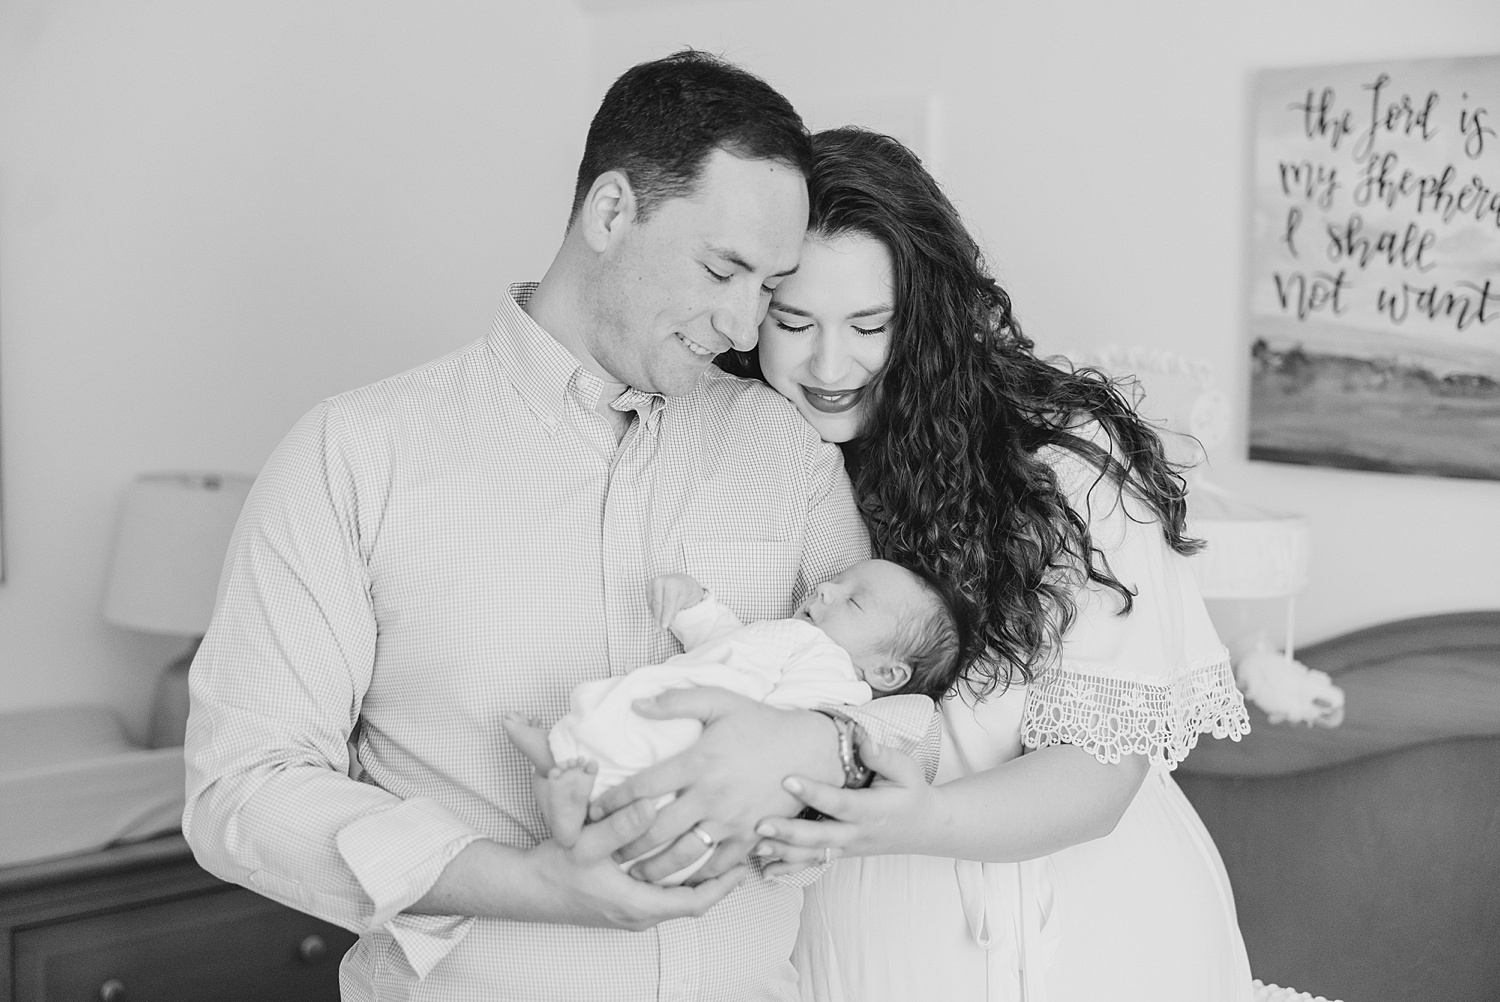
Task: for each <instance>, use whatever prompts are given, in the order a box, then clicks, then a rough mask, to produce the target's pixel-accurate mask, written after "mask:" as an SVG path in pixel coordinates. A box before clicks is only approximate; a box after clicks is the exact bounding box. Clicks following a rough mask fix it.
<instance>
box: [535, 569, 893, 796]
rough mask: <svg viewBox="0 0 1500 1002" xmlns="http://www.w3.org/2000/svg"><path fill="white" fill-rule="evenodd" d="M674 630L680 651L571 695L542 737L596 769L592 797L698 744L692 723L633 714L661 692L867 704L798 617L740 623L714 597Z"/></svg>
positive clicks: (698, 728) (836, 649) (820, 638)
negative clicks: (718, 691)
mask: <svg viewBox="0 0 1500 1002" xmlns="http://www.w3.org/2000/svg"><path fill="white" fill-rule="evenodd" d="M672 632H673V633H675V634H676V635H677V638H678V639H679V640H681V641H682V646H683V647H684V649H685V652H684V653H682V654H678V655H677V656H675V657H672V658H669V659H667V660H666V661H664V662H663V663H661V664H659V665H646V666H643V667H640V668H637V669H635V670H634V671H632V672H630V673H628V674H625V675H617V676H614V677H612V678H603V679H597V680H595V681H592V682H584V683H582V684H580V685H578V686H577V687H575V688H574V689H573V693H572V696H571V697H570V698H569V709H568V713H567V715H566V716H564V717H563V718H562V719H561V720H559V721H558V722H557V724H556V725H555V726H554V727H553V728H552V730H551V732H550V733H549V734H548V736H547V740H548V744H549V745H550V746H551V749H552V757H553V758H554V759H556V760H557V761H558V762H565V761H568V760H570V759H584V760H586V761H591V762H596V763H598V766H599V772H598V775H597V776H596V777H595V779H594V788H593V791H592V793H591V797H598V796H599V795H600V794H601V793H603V792H604V791H605V790H608V789H609V788H610V787H612V786H616V785H618V784H620V783H621V782H623V781H624V780H625V778H626V777H628V776H631V775H633V774H634V773H636V772H639V771H640V770H641V769H644V768H645V767H646V766H649V765H652V764H654V763H656V762H659V761H661V760H662V759H664V758H667V757H668V756H671V755H674V754H676V753H677V752H680V751H682V750H683V749H685V748H687V747H688V746H689V745H691V744H692V743H693V742H694V741H696V740H697V739H698V735H699V734H700V733H701V732H702V730H703V725H702V724H701V723H700V722H699V721H697V720H691V719H686V720H684V719H675V720H649V719H647V718H645V717H642V716H641V715H639V714H638V713H636V712H635V711H634V710H633V709H631V704H632V703H633V702H634V701H635V700H637V699H645V698H649V697H651V696H655V695H658V694H660V693H662V692H665V691H666V690H667V689H676V688H683V687H686V686H692V685H715V686H720V687H722V688H725V689H729V690H730V691H732V692H737V693H740V694H741V695H745V696H749V697H750V698H751V699H757V700H761V701H763V702H766V703H769V704H771V705H773V706H783V707H797V708H801V709H811V708H813V707H817V706H828V705H841V704H842V705H850V706H856V705H860V704H863V703H868V702H869V701H870V699H871V697H872V693H871V691H870V687H869V686H868V685H866V684H865V682H864V681H863V680H862V679H861V678H860V677H859V675H858V674H857V673H856V672H855V670H854V664H853V662H852V661H850V659H849V654H848V652H846V651H845V650H844V649H843V648H842V647H840V646H839V645H838V644H835V643H834V642H833V641H832V640H830V639H829V637H828V635H827V634H826V633H824V632H823V631H822V630H820V629H818V628H817V627H816V626H814V625H812V624H811V623H809V622H807V621H806V620H801V619H772V620H764V621H762V622H759V623H752V624H750V625H749V626H746V625H744V624H743V623H741V622H740V621H739V619H737V618H736V617H735V615H734V613H732V612H730V611H729V610H728V609H726V608H724V607H723V606H722V605H720V604H719V603H718V602H716V601H715V600H714V598H713V596H712V595H709V596H706V597H705V598H704V599H703V601H701V602H699V603H698V604H697V605H695V606H692V607H691V608H687V609H684V610H682V611H681V612H679V613H678V614H677V616H676V618H675V619H673V620H672Z"/></svg>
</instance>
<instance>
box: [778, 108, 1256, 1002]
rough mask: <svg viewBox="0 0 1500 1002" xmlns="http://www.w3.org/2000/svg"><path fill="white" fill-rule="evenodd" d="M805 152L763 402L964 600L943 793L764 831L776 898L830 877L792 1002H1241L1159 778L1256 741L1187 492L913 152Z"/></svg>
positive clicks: (863, 805) (1195, 842)
mask: <svg viewBox="0 0 1500 1002" xmlns="http://www.w3.org/2000/svg"><path fill="white" fill-rule="evenodd" d="M815 149H816V152H817V166H816V169H815V171H814V175H813V177H812V178H811V179H810V182H809V187H810V193H811V202H812V208H811V223H810V226H809V236H808V240H807V243H806V244H805V246H804V253H803V256H802V261H801V266H800V268H799V270H798V272H797V273H796V274H795V275H793V276H790V277H788V278H787V279H786V280H785V281H784V282H783V283H782V284H781V286H780V287H779V288H778V289H777V290H776V292H775V294H774V296H773V299H772V302H771V306H770V310H769V313H768V315H767V317H766V319H765V321H764V323H763V325H762V328H761V338H760V346H759V349H758V351H759V358H758V361H759V365H760V368H761V371H762V373H763V378H765V380H766V381H767V382H769V383H770V384H771V385H772V386H773V387H774V388H776V389H777V390H779V391H780V392H781V393H782V394H783V395H785V396H786V397H787V398H788V399H789V400H791V402H792V403H793V404H794V405H795V406H796V407H797V408H798V409H799V411H801V413H802V414H803V416H804V417H805V418H806V419H807V420H808V421H809V422H810V423H811V424H812V425H813V426H814V427H815V428H817V429H818V431H819V433H820V434H821V435H822V437H823V438H824V439H826V440H828V441H831V442H838V443H840V444H842V445H844V446H845V449H846V458H847V460H848V465H849V467H850V474H851V478H852V480H853V483H854V487H855V494H856V497H857V499H858V501H859V504H860V508H861V510H862V512H863V513H864V515H865V517H866V519H867V520H868V522H869V525H870V529H871V532H872V536H873V538H874V541H875V546H876V550H877V552H878V553H879V554H880V555H881V556H885V557H888V558H890V559H893V560H895V561H897V562H900V563H905V564H908V565H911V566H915V567H918V568H920V569H921V570H923V571H925V572H926V573H928V574H930V575H932V576H933V577H936V578H940V579H943V580H945V581H947V582H949V583H950V584H951V585H953V586H955V587H956V588H957V589H958V590H959V591H960V593H961V594H962V595H963V596H965V598H966V600H967V602H968V603H969V605H970V608H969V609H968V610H967V612H968V615H969V617H970V619H971V623H972V629H971V633H972V634H973V635H974V636H975V638H976V642H975V644H974V645H973V648H974V649H973V650H972V651H970V652H969V653H970V654H971V655H973V657H971V658H969V659H968V660H967V665H968V667H967V669H966V671H965V673H964V676H963V678H962V679H961V680H960V682H959V683H958V685H956V686H955V688H954V690H953V691H952V692H951V693H950V695H949V697H948V698H947V699H945V700H943V701H942V703H941V704H940V705H941V709H942V715H943V724H944V728H943V749H942V758H941V762H940V766H939V771H938V775H937V780H936V782H935V783H934V785H932V786H928V785H927V784H926V783H925V782H924V780H923V777H922V775H921V773H920V770H919V769H918V768H917V767H916V765H915V763H913V762H912V761H911V760H910V759H906V758H904V757H902V756H899V755H897V754H895V753H894V752H890V751H887V750H883V749H880V748H877V747H873V746H869V747H866V748H865V749H864V750H863V755H864V758H865V761H866V762H867V764H869V765H870V766H871V767H872V768H875V769H876V771H877V772H878V773H880V774H881V779H880V781H879V782H877V784H876V785H875V786H873V787H872V788H870V789H868V790H863V791H838V790H832V789H830V788H827V787H822V786H820V785H818V784H816V783H813V782H811V781H808V780H802V779H800V778H796V777H794V778H793V780H792V781H791V784H790V785H789V787H788V788H789V789H792V788H793V787H795V789H793V792H794V793H798V795H799V796H800V797H801V798H802V799H804V800H805V801H806V803H807V804H808V805H809V806H811V807H814V808H816V809H818V810H819V811H821V812H822V813H823V814H825V815H828V816H829V817H830V818H831V820H825V821H820V822H814V821H786V820H783V819H771V820H769V821H768V822H766V823H765V824H764V825H763V826H762V828H761V834H762V835H763V836H766V838H765V841H764V842H762V844H761V845H760V846H759V847H758V848H757V851H758V852H759V853H760V854H761V855H762V856H763V857H764V858H766V859H767V860H774V861H776V862H774V863H773V864H772V866H771V867H770V869H771V871H772V872H776V871H778V870H779V871H787V870H792V869H797V868H801V867H804V866H806V865H809V864H811V863H813V862H818V861H822V860H824V859H827V858H833V859H836V860H838V862H836V863H835V865H834V866H833V867H832V869H831V871H830V872H829V873H827V874H825V875H824V877H823V878H822V880H821V881H819V882H818V883H817V884H816V885H815V886H814V887H813V888H812V889H810V890H809V892H808V895H807V903H806V906H805V909H804V912H803V921H802V934H801V938H800V940H799V942H798V947H797V953H796V958H795V959H796V963H797V966H798V968H799V970H800V972H801V975H802V983H803V985H804V989H803V991H804V997H806V998H809V999H819V1000H845V999H847V1000H860V1002H879V1000H892V1002H896V1000H903V1002H904V1000H911V999H923V998H934V999H936V998H943V999H1027V1000H1029V1002H1036V1000H1038V999H1048V1000H1050V1002H1073V1000H1077V1002H1097V1000H1101V999H1110V1000H1122V999H1151V1000H1152V1002H1161V1000H1181V1002H1205V1000H1215V1002H1218V1000H1232V999H1241V998H1246V999H1248V998H1249V997H1250V992H1251V978H1250V971H1249V966H1248V963H1247V961H1246V958H1245V952H1244V946H1243V944H1242V942H1241V939H1240V935H1239V930H1238V927H1237V926H1236V924H1235V917H1234V904H1233V900H1232V897H1231V893H1230V889H1229V884H1228V881H1227V879H1226V876H1225V873H1224V869H1223V865H1222V863H1221V862H1220V860H1219V856H1218V853H1217V852H1216V851H1215V849H1214V847H1213V843H1212V841H1211V839H1210V838H1209V835H1208V833H1207V831H1206V830H1205V829H1204V828H1203V825H1202V823H1201V822H1200V821H1199V819H1198V817H1197V815H1196V814H1195V813H1194V812H1193V809H1192V807H1191V806H1190V805H1189V804H1188V802H1187V800H1186V799H1185V798H1184V797H1183V795H1182V793H1181V791H1180V790H1179V789H1178V788H1177V786H1176V785H1175V784H1174V783H1173V782H1172V779H1171V776H1170V770H1171V769H1172V767H1174V766H1175V765H1176V764H1177V762H1179V761H1181V759H1182V758H1183V757H1184V756H1186V754H1187V752H1188V751H1189V749H1191V748H1192V746H1193V744H1194V743H1195V742H1196V740H1197V737H1198V735H1199V733H1202V732H1212V733H1213V734H1214V735H1215V736H1216V737H1223V736H1230V737H1235V738H1238V737H1239V735H1240V734H1241V733H1243V732H1244V731H1245V730H1246V729H1247V728H1248V723H1247V720H1246V717H1245V711H1244V705H1243V702H1242V701H1241V699H1240V696H1239V693H1238V692H1237V691H1236V689H1235V687H1234V683H1233V678H1232V675H1231V674H1230V670H1229V664H1228V658H1227V654H1226V653H1225V651H1224V649H1223V647H1222V645H1220V643H1219V642H1218V639H1217V637H1216V636H1215V634H1214V631H1213V628H1212V625H1211V624H1210V623H1209V621H1208V618H1207V615H1206V613H1205V612H1204V609H1203V605H1202V602H1201V601H1200V600H1199V598H1198V596H1197V593H1196V591H1195V590H1194V587H1193V584H1192V580H1191V576H1190V574H1189V572H1188V570H1187V567H1186V565H1185V562H1184V557H1185V556H1186V555H1187V554H1190V553H1192V552H1193V551H1194V549H1195V548H1196V546H1197V543H1196V541H1194V540H1191V539H1189V538H1188V537H1187V536H1186V535H1185V533H1184V518H1185V504H1184V490H1183V483H1182V480H1181V479H1180V478H1179V477H1178V476H1177V474H1176V472H1175V471H1174V470H1173V468H1172V467H1171V466H1170V465H1169V464H1168V463H1167V461H1166V460H1165V458H1164V457H1163V454H1162V449H1161V444H1160V442H1159V440H1158V439H1157V437H1156V435H1155V434H1154V433H1153V432H1152V431H1151V430H1150V428H1148V427H1147V426H1146V425H1145V424H1144V423H1143V422H1142V420H1141V419H1140V418H1139V417H1138V416H1137V415H1136V414H1135V413H1134V412H1133V410H1132V408H1131V407H1130V405H1129V403H1128V402H1127V401H1126V400H1125V399H1124V398H1123V397H1122V396H1121V394H1120V393H1119V392H1118V390H1117V389H1116V388H1115V387H1114V386H1113V385H1111V383H1110V382H1109V381H1108V380H1107V379H1105V378H1104V377H1102V376H1101V375H1099V374H1098V373H1094V372H1088V371H1081V372H1072V371H1068V370H1066V369H1062V368H1057V367H1054V366H1051V365H1049V364H1047V363H1045V362H1043V361H1041V360H1039V359H1038V358H1037V357H1036V356H1035V355H1034V354H1033V352H1032V344H1031V342H1030V341H1029V340H1027V339H1026V338H1025V337H1024V336H1023V335H1022V334H1021V331H1020V328H1019V326H1018V324H1017V322H1016V320H1015V317H1014V316H1013V315H1012V313H1011V307H1010V301H1009V298H1008V297H1007V296H1006V294H1005V292H1004V291H1003V290H1002V289H1001V288H1000V287H999V286H998V285H996V284H995V282H994V280H993V279H992V278H991V277H990V276H989V275H988V274H987V273H986V272H985V270H984V266H983V263H982V260H981V255H980V252H979V250H978V248H977V246H976V245H975V243H974V242H973V240H972V239H971V238H970V237H969V235H968V233H967V232H966V231H965V229H964V227H963V225H962V223H961V222H960V220H959V218H958V215H957V213H956V212H955V210H954V208H953V206H952V205H951V204H950V203H949V202H948V200H947V198H946V197H945V196H944V195H943V194H942V192H941V190H940V189H939V188H938V186H937V184H936V183H935V182H934V181H933V179H932V178H931V177H930V176H928V174H927V173H926V172H925V171H924V170H923V168H922V166H921V164H920V162H919V161H918V160H917V158H916V157H915V156H914V155H913V154H911V153H910V151H908V150H907V149H906V148H905V147H903V146H901V145H900V144H899V143H897V142H895V141H894V140H891V139H889V138H886V137H883V136H879V135H875V134H872V133H868V132H865V131H862V130H857V129H838V130H833V131H831V132H825V133H821V134H820V135H818V136H817V137H816V138H815ZM1023 749H1024V750H1025V752H1026V754H1024V755H1023V754H1022V752H1023ZM799 791H800V792H799Z"/></svg>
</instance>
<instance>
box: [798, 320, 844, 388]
mask: <svg viewBox="0 0 1500 1002" xmlns="http://www.w3.org/2000/svg"><path fill="white" fill-rule="evenodd" d="M807 368H808V372H809V373H810V374H811V375H812V377H813V378H814V379H816V380H817V381H818V382H819V383H821V384H822V385H823V387H824V388H826V389H841V388H842V387H840V386H839V385H838V384H839V382H840V381H841V380H842V379H843V378H844V377H845V376H846V375H847V374H848V372H849V355H848V353H847V352H845V351H844V348H843V344H842V343H841V342H840V339H839V337H838V335H836V334H833V333H830V332H827V331H820V332H819V333H818V334H817V335H816V336H815V337H814V339H813V346H812V357H811V358H809V359H808V361H807Z"/></svg>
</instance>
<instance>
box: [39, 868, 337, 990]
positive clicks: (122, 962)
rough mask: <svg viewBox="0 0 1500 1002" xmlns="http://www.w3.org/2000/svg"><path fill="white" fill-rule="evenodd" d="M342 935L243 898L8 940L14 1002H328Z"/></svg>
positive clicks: (66, 925) (94, 920) (195, 901)
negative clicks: (326, 1001)
mask: <svg viewBox="0 0 1500 1002" xmlns="http://www.w3.org/2000/svg"><path fill="white" fill-rule="evenodd" d="M354 941H355V936H354V934H353V933H351V932H348V931H347V930H344V929H340V928H338V927H337V926H332V925H329V924H328V923H326V922H320V921H319V920H317V919H315V918H312V917H311V916H308V915H304V914H302V913H301V912H296V911H293V910H291V909H289V908H284V907H282V906H281V905H278V904H276V903H275V902H273V901H270V900H268V899H266V898H263V897H261V896H260V895H258V894H254V893H252V892H250V891H247V890H245V889H243V888H238V887H226V888H221V889H218V888H216V889H214V890H211V891H209V892H207V893H203V894H198V895H195V896H192V897H184V898H179V899H177V900H173V901H164V902H158V903H155V904H150V905H141V906H138V907H134V908H123V909H120V910H118V911H112V912H108V913H106V914H102V915H94V916H89V917H87V918H75V919H68V920H65V921H59V922H53V923H50V924H47V925H40V926H35V927H32V928H22V929H17V930H15V932H14V933H13V940H12V945H13V947H14V951H15V952H14V979H15V981H14V984H15V998H16V1002H200V1000H210V999H211V1000H214V1002H236V1000H244V1002H261V1000H271V999H274V1000H277V1002H281V1000H287V1002H300V1000H309V1002H310V1000H315V999H316V1000H328V1002H337V999H338V997H339V990H338V966H339V960H340V958H342V957H343V955H344V953H345V952H346V951H347V950H348V949H349V947H350V946H352V945H353V944H354Z"/></svg>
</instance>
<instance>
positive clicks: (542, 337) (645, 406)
mask: <svg viewBox="0 0 1500 1002" xmlns="http://www.w3.org/2000/svg"><path fill="white" fill-rule="evenodd" d="M536 289H537V283H536V282H516V283H514V284H512V285H511V286H510V288H509V289H508V290H507V295H506V296H505V299H504V300H503V301H502V302H501V303H500V308H499V310H497V311H496V313H495V320H494V323H493V324H491V326H490V334H489V343H490V348H491V350H493V351H494V352H495V355H496V356H497V357H498V358H499V359H500V362H501V364H502V365H503V366H504V367H505V372H506V375H507V376H508V377H509V378H510V381H511V382H512V383H513V384H514V385H515V387H516V389H517V390H519V391H520V393H521V395H522V396H523V397H525V398H526V401H527V403H528V404H529V405H530V406H531V408H532V409H533V410H535V411H536V412H537V413H538V414H539V415H541V416H542V417H543V418H544V419H546V420H547V421H549V422H551V421H553V420H555V418H556V416H557V412H558V407H559V405H560V404H561V403H562V399H563V397H564V395H567V394H571V395H572V396H573V397H574V399H576V400H577V401H578V402H579V403H580V404H582V405H583V407H584V408H585V409H588V410H592V409H593V408H594V405H595V404H596V403H597V402H598V400H599V394H600V393H601V392H603V390H604V381H603V380H601V379H600V378H599V377H598V376H596V375H594V374H593V373H592V372H589V371H588V370H587V369H585V368H584V367H583V364H582V363H581V362H579V361H578V358H577V357H576V356H575V355H574V354H573V353H572V352H570V351H568V349H566V348H564V347H563V346H562V344H560V343H559V342H558V340H557V339H556V338H554V337H553V336H552V335H551V334H548V333H547V332H546V331H544V330H543V329H542V328H541V325H539V324H538V323H537V322H536V321H535V320H533V319H531V316H530V314H528V313H527V312H526V309H525V307H526V304H527V303H528V302H530V300H531V296H532V293H534V292H536ZM665 404H666V398H665V397H664V396H662V394H660V393H647V392H645V391H642V390H637V389H635V388H634V387H630V386H627V387H626V388H625V392H624V393H622V394H620V396H619V397H618V398H617V399H616V400H615V401H614V403H613V404H611V405H610V406H611V407H612V408H613V409H614V410H617V411H635V412H636V413H637V414H638V415H639V416H640V418H641V420H643V421H646V422H648V423H649V424H650V425H652V426H653V427H654V425H655V423H656V420H655V419H656V416H657V415H658V414H659V413H660V411H661V409H662V407H663V406H665Z"/></svg>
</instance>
